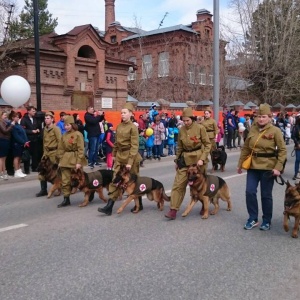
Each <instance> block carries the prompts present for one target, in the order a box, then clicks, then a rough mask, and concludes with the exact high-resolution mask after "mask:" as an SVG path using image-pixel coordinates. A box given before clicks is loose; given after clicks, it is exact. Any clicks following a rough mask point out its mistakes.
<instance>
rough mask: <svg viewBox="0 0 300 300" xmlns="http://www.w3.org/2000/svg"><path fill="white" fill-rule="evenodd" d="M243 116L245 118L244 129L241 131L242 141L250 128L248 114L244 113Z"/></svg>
mask: <svg viewBox="0 0 300 300" xmlns="http://www.w3.org/2000/svg"><path fill="white" fill-rule="evenodd" d="M245 118H246V121H245V123H244V127H245V130H244V132H243V139H244V142H245V140H246V138H247V136H248V133H249V131H250V128H251V120H250V115H248V114H246V115H245Z"/></svg>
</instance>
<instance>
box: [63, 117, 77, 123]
mask: <svg viewBox="0 0 300 300" xmlns="http://www.w3.org/2000/svg"><path fill="white" fill-rule="evenodd" d="M64 122H65V124H74V123H75V121H74V118H73V116H65V118H64Z"/></svg>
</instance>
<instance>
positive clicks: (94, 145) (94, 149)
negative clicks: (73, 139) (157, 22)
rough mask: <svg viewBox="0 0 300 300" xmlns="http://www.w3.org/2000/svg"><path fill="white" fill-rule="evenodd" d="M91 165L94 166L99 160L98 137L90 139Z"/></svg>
mask: <svg viewBox="0 0 300 300" xmlns="http://www.w3.org/2000/svg"><path fill="white" fill-rule="evenodd" d="M88 140H89V164H94V163H96V162H97V160H98V155H97V154H98V153H97V152H98V148H99V139H98V137H97V136H93V137H89V138H88Z"/></svg>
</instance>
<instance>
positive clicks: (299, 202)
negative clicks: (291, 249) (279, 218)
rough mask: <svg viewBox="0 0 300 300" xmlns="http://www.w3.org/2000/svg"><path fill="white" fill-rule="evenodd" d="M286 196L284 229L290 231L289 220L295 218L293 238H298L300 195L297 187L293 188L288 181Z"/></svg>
mask: <svg viewBox="0 0 300 300" xmlns="http://www.w3.org/2000/svg"><path fill="white" fill-rule="evenodd" d="M286 185H287V187H286V189H285V196H284V212H283V215H284V217H283V229H284V230H285V231H286V232H288V231H289V219H290V217H294V218H295V223H294V227H293V231H292V235H291V236H292V237H293V238H297V237H298V231H299V223H300V193H299V190H297V188H300V186H299V187H297V186H292V185H291V184H290V183H289V182H288V181H287V183H286Z"/></svg>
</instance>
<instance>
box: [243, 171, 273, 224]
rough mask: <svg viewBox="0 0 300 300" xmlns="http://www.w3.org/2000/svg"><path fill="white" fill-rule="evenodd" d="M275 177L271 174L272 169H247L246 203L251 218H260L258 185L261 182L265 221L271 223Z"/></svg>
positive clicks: (251, 219)
mask: <svg viewBox="0 0 300 300" xmlns="http://www.w3.org/2000/svg"><path fill="white" fill-rule="evenodd" d="M274 179H275V177H274V176H272V175H271V174H270V170H254V169H249V170H248V171H247V182H246V205H247V210H248V214H249V220H250V221H253V220H256V221H257V220H258V202H257V187H258V184H259V183H260V194H261V208H262V212H263V216H262V218H263V221H265V222H266V223H270V222H271V219H272V214H273V197H272V190H273V185H274Z"/></svg>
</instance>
